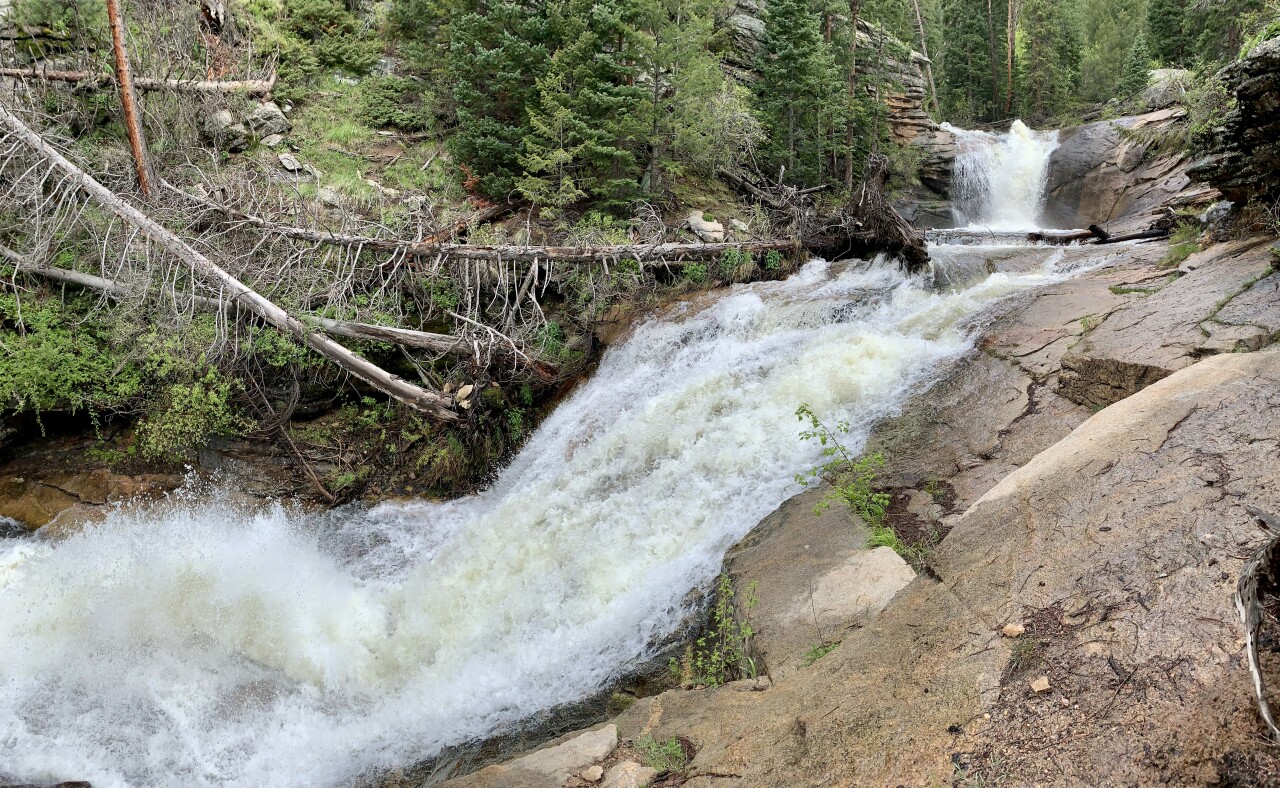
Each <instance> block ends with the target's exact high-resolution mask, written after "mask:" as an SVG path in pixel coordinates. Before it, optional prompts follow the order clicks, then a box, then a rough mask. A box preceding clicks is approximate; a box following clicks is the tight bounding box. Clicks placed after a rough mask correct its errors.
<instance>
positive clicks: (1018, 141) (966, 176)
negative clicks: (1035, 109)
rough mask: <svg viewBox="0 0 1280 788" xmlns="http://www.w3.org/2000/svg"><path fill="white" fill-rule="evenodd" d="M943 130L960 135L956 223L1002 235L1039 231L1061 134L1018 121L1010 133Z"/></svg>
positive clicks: (954, 199)
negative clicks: (1051, 162)
mask: <svg viewBox="0 0 1280 788" xmlns="http://www.w3.org/2000/svg"><path fill="white" fill-rule="evenodd" d="M942 127H943V128H944V129H946V130H947V131H949V132H951V133H952V134H953V135H955V140H956V155H955V161H954V165H953V167H952V174H951V204H952V211H953V213H954V215H955V219H956V223H957V224H958V225H959V226H961V227H964V226H968V227H971V228H986V229H990V230H996V231H1030V230H1036V229H1039V228H1040V227H1041V226H1042V225H1041V215H1042V214H1043V212H1044V205H1045V189H1046V185H1047V183H1048V178H1049V157H1050V156H1052V155H1053V151H1054V150H1055V149H1056V148H1057V147H1058V132H1057V130H1053V131H1033V130H1032V129H1030V128H1029V127H1028V126H1027V125H1026V124H1025V123H1023V122H1022V121H1020V120H1015V121H1014V122H1013V125H1012V126H1011V127H1010V128H1009V131H1008V132H1007V133H1005V134H992V133H990V132H986V131H970V130H967V129H960V128H956V127H955V126H952V125H951V124H949V123H944V124H942Z"/></svg>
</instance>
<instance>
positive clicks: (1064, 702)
mask: <svg viewBox="0 0 1280 788" xmlns="http://www.w3.org/2000/svg"><path fill="white" fill-rule="evenodd" d="M1058 702H1059V703H1061V704H1062V708H1064V709H1065V708H1067V707H1068V706H1070V705H1071V701H1070V700H1068V699H1067V698H1059V699H1058Z"/></svg>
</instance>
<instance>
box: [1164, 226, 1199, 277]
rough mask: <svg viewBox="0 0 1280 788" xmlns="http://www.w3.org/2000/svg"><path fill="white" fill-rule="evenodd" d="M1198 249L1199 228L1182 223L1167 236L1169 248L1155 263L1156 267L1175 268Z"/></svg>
mask: <svg viewBox="0 0 1280 788" xmlns="http://www.w3.org/2000/svg"><path fill="white" fill-rule="evenodd" d="M1198 251H1200V228H1199V226H1197V225H1195V224H1184V225H1182V226H1180V227H1179V228H1178V229H1177V230H1174V232H1173V235H1171V236H1170V237H1169V250H1168V251H1167V252H1165V254H1164V257H1163V258H1162V259H1161V260H1160V262H1159V263H1158V264H1157V267H1158V268H1177V267H1178V266H1180V265H1182V263H1183V262H1184V261H1185V260H1186V259H1187V258H1188V257H1190V256H1191V255H1193V254H1195V253H1196V252H1198Z"/></svg>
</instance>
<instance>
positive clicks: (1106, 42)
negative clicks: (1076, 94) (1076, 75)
mask: <svg viewBox="0 0 1280 788" xmlns="http://www.w3.org/2000/svg"><path fill="white" fill-rule="evenodd" d="M1144 4H1145V0H1084V1H1083V3H1082V5H1081V18H1082V20H1083V31H1082V34H1083V39H1084V41H1083V43H1084V56H1083V59H1082V60H1081V62H1080V91H1081V97H1082V98H1084V99H1085V100H1086V101H1096V102H1102V101H1106V100H1107V99H1110V98H1112V97H1114V96H1115V95H1116V93H1117V91H1118V90H1119V85H1120V78H1121V76H1122V75H1123V73H1124V64H1125V59H1126V57H1127V56H1128V54H1129V50H1130V48H1131V46H1132V45H1133V42H1134V41H1135V40H1136V39H1137V37H1138V36H1139V35H1140V34H1142V33H1143V31H1144V30H1145V29H1146V27H1147V15H1146V14H1145V13H1144V10H1143V6H1144ZM1147 42H1148V44H1150V42H1151V41H1150V38H1148V39H1147Z"/></svg>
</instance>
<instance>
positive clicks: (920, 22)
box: [911, 0, 942, 115]
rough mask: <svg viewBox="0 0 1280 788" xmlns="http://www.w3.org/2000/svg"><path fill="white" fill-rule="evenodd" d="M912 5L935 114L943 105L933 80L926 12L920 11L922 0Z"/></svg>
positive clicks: (914, 0) (914, 1) (913, 0)
mask: <svg viewBox="0 0 1280 788" xmlns="http://www.w3.org/2000/svg"><path fill="white" fill-rule="evenodd" d="M911 5H912V6H914V7H915V11H916V30H917V31H919V33H920V54H922V55H924V58H925V60H926V61H927V62H926V63H925V64H924V74H925V76H926V77H928V78H929V97H930V98H932V99H933V111H934V113H935V115H937V114H941V112H942V107H941V106H939V104H938V86H937V84H935V83H934V81H933V61H932V60H929V36H928V35H926V34H925V30H924V14H922V13H920V0H911Z"/></svg>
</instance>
